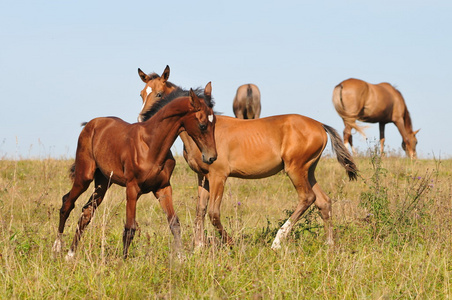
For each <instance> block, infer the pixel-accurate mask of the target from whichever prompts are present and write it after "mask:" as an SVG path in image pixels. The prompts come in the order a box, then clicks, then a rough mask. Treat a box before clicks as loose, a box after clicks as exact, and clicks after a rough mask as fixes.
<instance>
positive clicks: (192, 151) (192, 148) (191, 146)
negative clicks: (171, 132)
mask: <svg viewBox="0 0 452 300" xmlns="http://www.w3.org/2000/svg"><path fill="white" fill-rule="evenodd" d="M179 136H180V139H181V140H182V143H184V149H185V151H186V152H187V155H188V156H189V157H190V158H196V157H199V156H200V155H199V154H200V150H199V149H198V146H197V145H196V143H195V141H194V140H193V139H192V138H191V137H190V136H189V135H188V133H187V132H186V131H182V132H181V133H180V134H179Z"/></svg>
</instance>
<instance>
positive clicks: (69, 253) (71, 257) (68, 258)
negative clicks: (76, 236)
mask: <svg viewBox="0 0 452 300" xmlns="http://www.w3.org/2000/svg"><path fill="white" fill-rule="evenodd" d="M74 256H75V252H74V251H72V250H69V252H68V253H67V254H66V256H65V257H64V259H65V260H66V261H72V260H73V259H74Z"/></svg>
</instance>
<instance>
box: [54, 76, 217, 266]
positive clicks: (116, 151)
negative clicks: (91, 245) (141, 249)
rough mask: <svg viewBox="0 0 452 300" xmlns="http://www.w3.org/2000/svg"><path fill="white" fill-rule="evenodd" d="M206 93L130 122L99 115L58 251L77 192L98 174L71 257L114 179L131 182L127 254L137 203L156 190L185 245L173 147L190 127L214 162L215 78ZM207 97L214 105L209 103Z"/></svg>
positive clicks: (89, 128)
mask: <svg viewBox="0 0 452 300" xmlns="http://www.w3.org/2000/svg"><path fill="white" fill-rule="evenodd" d="M204 95H205V97H204V99H202V98H200V97H199V96H197V95H196V94H195V93H194V92H193V91H192V90H190V92H189V96H185V97H168V98H166V99H165V101H160V102H159V103H157V104H156V105H153V106H152V108H151V109H150V113H149V114H148V115H147V117H148V120H147V121H146V122H142V123H135V124H129V123H126V122H124V121H123V120H121V119H119V118H114V117H107V118H96V119H93V120H91V121H90V122H88V123H87V124H86V126H85V127H84V128H83V130H82V132H81V133H80V137H79V140H78V146H77V151H76V157H75V164H74V166H73V168H72V175H73V186H72V189H71V190H70V192H69V193H67V194H66V195H64V196H63V204H62V207H61V210H60V222H59V226H58V236H57V239H56V241H55V244H54V246H53V249H54V251H56V252H60V251H61V248H62V241H61V238H62V234H63V230H64V226H65V223H66V220H67V218H68V217H69V214H70V213H71V211H72V209H73V208H74V203H75V201H76V200H77V198H78V197H79V196H80V195H81V194H82V193H83V192H84V191H86V189H87V188H88V187H89V185H90V183H91V182H92V181H93V180H94V186H95V191H94V193H93V194H92V195H91V197H90V198H89V200H88V202H87V203H86V204H85V206H84V207H83V210H82V215H81V217H80V220H79V222H78V226H77V230H76V233H75V237H74V240H73V242H72V245H71V247H70V250H69V253H68V255H67V257H66V258H68V259H70V258H72V257H73V256H74V254H75V250H76V248H77V244H78V242H79V240H80V237H81V235H82V233H83V230H84V229H85V227H86V226H87V225H88V224H89V223H90V221H91V218H92V217H93V214H94V211H95V210H96V208H97V207H98V206H99V205H100V204H101V202H102V200H103V198H104V196H105V193H106V192H107V189H108V188H109V186H110V185H111V184H112V183H116V184H118V185H121V186H124V187H126V199H127V204H126V222H125V228H124V234H123V245H124V250H123V255H124V258H126V257H127V253H128V248H129V245H130V243H131V242H132V239H133V237H134V234H135V230H136V228H137V223H136V221H135V213H136V203H137V200H138V198H139V197H140V196H141V195H142V194H145V193H149V192H153V193H154V195H155V197H156V198H157V199H158V200H159V202H160V204H161V206H162V208H163V210H164V211H165V213H166V215H167V219H168V222H169V226H170V229H171V231H172V233H173V235H174V239H175V246H176V250H177V251H180V250H181V248H182V243H181V238H180V225H179V219H178V217H177V215H176V213H175V212H174V208H173V203H172V189H171V185H170V177H171V174H172V171H173V169H174V165H175V161H174V158H173V156H172V154H171V152H170V147H171V145H172V144H173V143H174V141H175V139H176V137H177V136H178V135H179V134H180V133H181V132H186V133H187V136H190V137H191V138H192V139H193V140H194V141H195V145H196V146H195V147H197V148H198V150H199V151H200V152H202V161H203V163H206V164H207V165H208V164H211V163H212V162H214V161H215V159H216V157H217V152H216V146H215V140H214V130H215V121H216V120H215V117H214V115H213V110H212V107H211V106H210V105H209V104H210V99H211V84H210V82H209V83H208V84H207V86H206V88H205V90H204ZM206 103H207V104H208V105H206Z"/></svg>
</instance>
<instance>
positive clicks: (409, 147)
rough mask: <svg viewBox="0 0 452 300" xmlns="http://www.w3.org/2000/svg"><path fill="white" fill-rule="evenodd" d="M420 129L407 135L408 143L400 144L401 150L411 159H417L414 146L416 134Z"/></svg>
mask: <svg viewBox="0 0 452 300" xmlns="http://www.w3.org/2000/svg"><path fill="white" fill-rule="evenodd" d="M419 130H420V129H418V130H416V131H413V132H411V133H409V134H408V139H407V140H408V143H405V141H403V142H402V149H403V150H404V151H405V152H406V154H407V155H408V156H409V157H410V158H411V159H415V158H417V153H416V145H417V138H416V134H417V133H418V132H419Z"/></svg>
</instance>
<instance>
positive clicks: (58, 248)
mask: <svg viewBox="0 0 452 300" xmlns="http://www.w3.org/2000/svg"><path fill="white" fill-rule="evenodd" d="M62 248H63V245H62V242H61V240H60V239H56V240H55V243H53V247H52V250H53V252H55V253H60V252H61V249H62Z"/></svg>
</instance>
